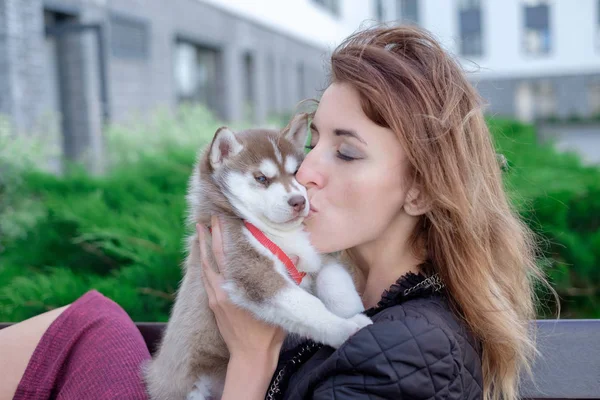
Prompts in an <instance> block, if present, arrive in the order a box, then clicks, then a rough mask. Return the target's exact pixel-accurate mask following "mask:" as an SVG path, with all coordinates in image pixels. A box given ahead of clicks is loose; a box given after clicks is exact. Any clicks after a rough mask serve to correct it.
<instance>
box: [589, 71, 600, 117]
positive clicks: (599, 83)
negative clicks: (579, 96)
mask: <svg viewBox="0 0 600 400" xmlns="http://www.w3.org/2000/svg"><path fill="white" fill-rule="evenodd" d="M588 99H589V104H590V106H589V113H590V115H592V116H600V78H595V79H593V80H592V81H591V82H590V85H589V93H588Z"/></svg>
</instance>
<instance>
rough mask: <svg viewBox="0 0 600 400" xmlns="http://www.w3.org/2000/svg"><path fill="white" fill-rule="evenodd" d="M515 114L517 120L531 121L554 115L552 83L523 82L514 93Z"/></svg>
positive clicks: (554, 102)
mask: <svg viewBox="0 0 600 400" xmlns="http://www.w3.org/2000/svg"><path fill="white" fill-rule="evenodd" d="M515 106H516V110H515V111H516V114H517V116H518V117H519V119H521V120H524V121H533V120H536V119H545V118H551V117H554V116H555V115H556V111H557V110H556V93H555V91H554V86H553V85H552V82H550V81H546V80H540V81H525V82H521V83H520V84H519V85H518V86H517V90H516V92H515Z"/></svg>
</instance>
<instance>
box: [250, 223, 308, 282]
mask: <svg viewBox="0 0 600 400" xmlns="http://www.w3.org/2000/svg"><path fill="white" fill-rule="evenodd" d="M244 225H246V228H247V229H248V230H249V231H250V233H251V234H252V236H254V237H255V238H256V240H258V241H259V242H260V244H262V245H263V246H265V247H266V248H267V249H268V250H269V251H270V252H271V253H273V255H275V257H277V258H278V259H279V261H281V262H282V263H283V265H285V269H286V270H287V272H288V274H289V275H290V278H292V279H293V280H294V282H296V284H297V285H299V284H300V283H301V282H302V278H304V277H305V276H306V272H300V271H298V269H297V268H296V266H295V265H294V263H293V262H292V260H290V258H289V257H288V255H287V254H285V252H284V251H283V250H281V249H280V248H279V246H277V245H276V244H275V243H273V242H272V241H271V240H270V239H269V238H268V237H267V236H266V235H265V234H264V233H263V232H262V231H261V230H260V229H258V228H257V227H256V226H254V225H252V224H251V223H250V222H248V221H244Z"/></svg>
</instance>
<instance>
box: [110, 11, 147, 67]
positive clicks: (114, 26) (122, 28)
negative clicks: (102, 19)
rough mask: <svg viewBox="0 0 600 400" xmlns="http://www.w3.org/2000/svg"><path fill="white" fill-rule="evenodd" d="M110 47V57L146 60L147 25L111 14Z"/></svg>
mask: <svg viewBox="0 0 600 400" xmlns="http://www.w3.org/2000/svg"><path fill="white" fill-rule="evenodd" d="M109 23H110V47H111V50H112V55H113V56H115V57H119V58H131V59H140V60H143V59H146V58H148V49H149V43H148V40H149V39H148V37H149V35H148V24H147V23H146V22H142V21H140V20H137V19H133V18H130V17H124V16H120V15H115V14H112V15H111V16H110V18H109Z"/></svg>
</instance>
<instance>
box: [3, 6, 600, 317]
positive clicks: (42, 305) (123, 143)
mask: <svg viewBox="0 0 600 400" xmlns="http://www.w3.org/2000/svg"><path fill="white" fill-rule="evenodd" d="M376 23H386V24H388V25H394V24H416V25H419V26H422V27H424V28H426V29H428V30H430V31H431V32H432V33H433V34H434V35H435V36H436V37H437V38H438V39H439V40H440V42H441V43H442V45H443V46H444V47H445V48H446V49H448V51H450V52H451V53H453V54H454V55H455V56H456V58H457V59H458V60H459V62H460V63H461V64H462V65H463V67H464V69H465V71H466V72H467V74H468V77H469V79H470V80H472V82H473V84H474V85H475V86H476V87H477V88H478V90H479V91H480V93H481V94H482V96H483V98H484V99H485V100H486V102H487V108H486V116H487V119H488V123H489V126H490V128H491V131H492V133H493V135H494V140H495V142H496V145H497V146H498V151H499V152H501V153H503V154H504V155H505V157H506V158H507V160H508V164H509V169H508V171H506V172H505V182H506V187H507V190H508V191H509V193H510V196H511V200H512V201H513V202H514V204H515V206H516V207H517V209H518V210H519V212H520V213H521V215H522V217H523V218H524V219H525V220H526V221H527V223H528V224H529V225H530V226H531V227H532V228H533V229H534V230H535V231H536V232H537V233H538V234H539V237H540V244H541V253H540V263H541V264H542V265H543V267H544V268H545V270H546V272H547V274H548V276H549V277H550V279H551V283H552V284H553V286H554V287H555V289H556V290H557V291H558V293H559V295H560V298H561V307H562V312H561V316H562V318H600V270H599V269H598V268H597V266H600V168H599V163H600V1H597V0H503V1H498V0H254V1H245V0H170V1H164V0H0V322H1V321H5V322H8V321H19V320H22V319H25V318H27V317H30V316H32V315H35V314H37V313H40V312H43V311H46V310H49V309H52V308H55V307H59V306H62V305H64V304H66V303H68V302H72V301H73V300H75V299H76V298H77V297H78V296H80V295H81V294H83V293H84V292H85V291H87V290H89V289H91V288H95V289H97V290H100V291H101V292H102V293H104V294H105V295H106V296H108V297H110V298H112V299H113V300H115V301H116V302H118V303H119V304H121V305H122V306H123V307H124V308H125V309H126V311H127V312H128V313H129V314H130V315H131V316H132V318H133V319H134V320H135V321H165V320H166V319H167V317H168V312H169V309H170V306H171V304H172V301H173V295H174V291H175V289H176V288H177V285H178V282H179V279H180V278H181V268H180V266H181V263H182V260H183V256H184V254H183V237H184V235H185V233H186V232H188V230H189V227H186V226H185V225H184V217H185V202H184V201H185V199H184V195H185V192H186V184H187V179H188V177H189V175H190V173H191V168H192V164H193V161H194V157H195V153H196V151H197V149H198V148H199V147H200V146H203V145H205V144H206V143H207V141H208V140H209V139H210V138H212V135H213V134H214V132H215V130H216V128H217V127H219V126H221V125H222V124H228V125H229V126H231V127H233V128H234V129H237V128H243V127H248V126H255V125H261V126H270V127H281V126H283V125H285V124H286V123H287V121H288V119H289V117H290V115H291V114H292V112H293V111H294V108H295V106H296V105H297V104H298V102H299V101H301V100H302V99H305V98H311V97H314V98H318V97H319V95H320V93H321V92H322V90H323V89H324V88H325V86H326V84H327V61H328V56H329V54H330V52H331V50H332V49H333V48H334V47H335V46H336V45H337V44H339V43H340V42H341V41H342V40H343V39H344V38H345V37H346V36H347V35H349V34H351V33H352V32H354V31H356V30H358V29H360V28H364V27H368V26H370V25H372V24H376ZM539 295H540V298H541V301H540V307H539V318H546V317H552V316H554V315H555V311H556V304H554V303H552V302H551V301H550V297H549V296H548V294H547V293H545V292H540V293H539Z"/></svg>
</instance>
